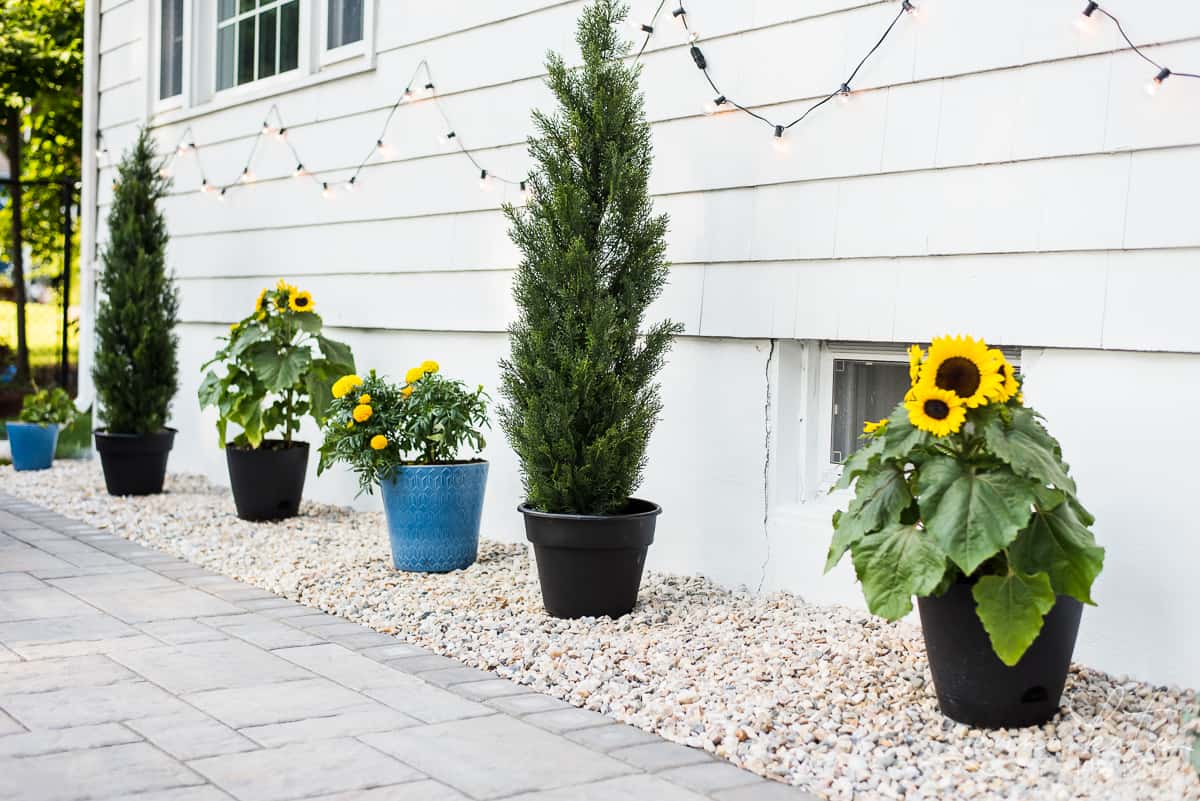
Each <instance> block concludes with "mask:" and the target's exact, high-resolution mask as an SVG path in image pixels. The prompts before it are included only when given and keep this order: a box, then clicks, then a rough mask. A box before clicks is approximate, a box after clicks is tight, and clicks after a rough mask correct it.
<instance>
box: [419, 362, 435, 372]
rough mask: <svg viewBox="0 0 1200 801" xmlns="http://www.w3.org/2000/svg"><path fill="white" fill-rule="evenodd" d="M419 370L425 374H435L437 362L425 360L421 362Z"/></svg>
mask: <svg viewBox="0 0 1200 801" xmlns="http://www.w3.org/2000/svg"><path fill="white" fill-rule="evenodd" d="M421 369H422V370H424V371H425V372H427V373H436V372H437V371H438V369H439V368H438V363H437V362H435V361H431V360H429V359H426V360H425V361H423V362H421Z"/></svg>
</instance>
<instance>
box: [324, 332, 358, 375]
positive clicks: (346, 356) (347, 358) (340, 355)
mask: <svg viewBox="0 0 1200 801" xmlns="http://www.w3.org/2000/svg"><path fill="white" fill-rule="evenodd" d="M317 347H318V348H320V350H321V354H322V355H323V356H324V357H325V358H326V360H328V361H329V363H330V364H331V365H333V366H334V372H336V373H339V375H337V376H335V378H341V377H342V376H343V375H346V374H347V373H353V372H354V353H353V352H352V351H351V350H350V346H349V345H347V344H346V343H344V342H338V341H337V340H336V339H329V338H328V337H324V336H318V337H317Z"/></svg>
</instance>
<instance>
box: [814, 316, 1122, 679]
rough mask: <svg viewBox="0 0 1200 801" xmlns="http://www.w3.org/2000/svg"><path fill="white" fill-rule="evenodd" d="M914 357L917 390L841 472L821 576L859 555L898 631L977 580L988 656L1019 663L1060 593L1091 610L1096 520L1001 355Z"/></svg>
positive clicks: (964, 349)
mask: <svg viewBox="0 0 1200 801" xmlns="http://www.w3.org/2000/svg"><path fill="white" fill-rule="evenodd" d="M909 355H910V365H911V370H910V377H911V379H912V387H911V388H910V389H909V391H908V393H907V395H906V396H905V398H904V400H903V401H902V402H901V403H900V404H899V405H897V407H896V409H895V411H894V412H892V414H891V416H889V417H888V418H887V419H886V420H880V421H877V422H871V423H867V425H866V426H865V427H864V431H865V434H864V436H865V438H866V442H865V444H864V445H863V447H861V448H860V449H859V450H858V451H856V452H855V453H854V454H853V455H852V456H851V457H850V458H849V459H848V460H847V462H846V465H845V468H844V472H843V474H842V479H841V482H840V483H839V484H838V488H842V489H844V488H846V487H849V486H851V485H854V490H855V495H854V499H853V500H852V501H851V502H850V504H849V507H848V508H847V509H846V510H845V511H844V512H838V513H837V514H835V515H834V517H833V526H834V537H833V543H832V545H831V546H830V549H829V558H828V561H827V563H826V567H825V569H826V571H828V570H830V569H832V568H833V567H834V565H836V564H837V563H838V562H839V561H840V560H841V558H842V556H843V555H844V554H845V553H846V551H850V553H851V556H852V559H853V562H854V570H855V572H856V574H857V575H858V580H859V581H860V582H861V583H862V587H863V594H864V596H865V597H866V600H867V605H868V607H869V608H870V610H871V611H872V612H873V613H874V614H877V615H880V616H882V617H885V618H887V619H889V620H897V619H899V618H901V617H903V616H904V615H906V614H908V613H909V612H910V611H912V596H914V595H916V596H931V595H933V596H936V595H940V594H942V593H943V592H945V591H946V590H947V589H948V588H949V587H950V586H951V585H952V584H953V583H955V582H958V581H969V582H971V583H972V584H973V585H974V586H973V595H974V598H975V604H976V611H977V613H978V615H979V619H980V621H981V622H982V623H983V626H984V628H985V629H986V630H987V632H988V636H989V637H990V638H991V642H992V647H993V648H994V650H995V652H996V654H997V656H999V657H1000V659H1001V660H1003V661H1004V663H1005V664H1008V665H1015V664H1016V663H1017V662H1018V661H1019V660H1020V658H1021V656H1022V655H1023V654H1024V653H1025V651H1026V649H1027V648H1028V647H1029V646H1030V644H1032V643H1033V641H1034V639H1035V638H1036V637H1037V635H1038V632H1039V631H1041V628H1042V618H1043V616H1044V615H1045V614H1046V613H1047V612H1049V611H1050V609H1051V608H1052V607H1053V606H1054V603H1055V599H1056V596H1058V595H1067V596H1070V597H1072V598H1077V599H1078V600H1080V601H1082V602H1084V603H1087V604H1093V603H1094V602H1093V600H1092V595H1091V588H1092V582H1093V581H1094V580H1095V578H1096V576H1097V575H1098V574H1099V573H1100V570H1101V568H1102V567H1103V565H1104V549H1103V548H1101V547H1099V546H1098V545H1096V542H1095V538H1094V537H1093V536H1092V532H1091V531H1090V529H1089V527H1090V526H1091V525H1092V524H1093V523H1094V522H1095V519H1094V518H1093V517H1092V515H1091V514H1090V513H1088V511H1087V510H1086V509H1085V508H1084V507H1083V505H1082V504H1081V503H1080V502H1079V499H1078V498H1077V497H1076V487H1075V481H1074V480H1073V479H1072V478H1071V476H1070V471H1069V470H1068V467H1067V464H1066V463H1065V462H1064V461H1063V458H1062V448H1061V447H1060V446H1059V443H1058V440H1056V439H1055V438H1054V437H1052V436H1051V435H1050V433H1049V432H1048V431H1047V430H1046V428H1045V426H1044V425H1043V424H1042V418H1041V415H1039V414H1038V413H1037V412H1035V411H1034V410H1033V409H1031V408H1029V407H1027V406H1025V404H1024V397H1023V394H1022V392H1021V379H1020V377H1019V376H1018V375H1017V373H1016V371H1015V370H1014V369H1013V367H1012V365H1010V364H1009V363H1008V361H1007V360H1006V359H1005V358H1004V355H1003V354H1002V353H1001V352H1000V351H999V350H995V349H991V348H988V346H987V345H986V344H984V342H983V341H982V340H976V339H973V338H971V337H964V336H959V337H949V336H946V337H941V338H939V339H935V340H934V341H933V343H932V345H931V346H930V348H929V351H928V352H927V353H926V352H924V351H922V350H921V349H920V348H919V347H917V346H913V348H912V349H910V351H909Z"/></svg>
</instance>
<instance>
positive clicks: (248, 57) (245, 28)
mask: <svg viewBox="0 0 1200 801" xmlns="http://www.w3.org/2000/svg"><path fill="white" fill-rule="evenodd" d="M253 80H254V17H247V18H246V19H244V20H242V21H241V22H239V23H238V65H237V82H238V85H239V86H240V85H242V84H244V83H249V82H250V81H253Z"/></svg>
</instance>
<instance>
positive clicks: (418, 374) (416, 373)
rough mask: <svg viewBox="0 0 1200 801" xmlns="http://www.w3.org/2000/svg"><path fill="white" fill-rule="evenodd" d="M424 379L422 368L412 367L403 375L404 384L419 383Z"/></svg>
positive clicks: (423, 369)
mask: <svg viewBox="0 0 1200 801" xmlns="http://www.w3.org/2000/svg"><path fill="white" fill-rule="evenodd" d="M424 377H425V368H424V367H414V368H412V369H411V370H409V371H408V372H407V373H405V374H404V383H406V384H411V383H413V382H414V381H420V380H421V379H422V378H424Z"/></svg>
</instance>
